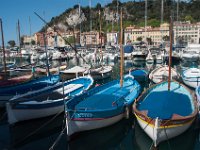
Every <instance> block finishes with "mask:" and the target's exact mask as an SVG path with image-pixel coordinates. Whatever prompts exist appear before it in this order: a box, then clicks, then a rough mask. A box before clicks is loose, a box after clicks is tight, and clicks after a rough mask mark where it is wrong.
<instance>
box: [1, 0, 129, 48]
mask: <svg viewBox="0 0 200 150" xmlns="http://www.w3.org/2000/svg"><path fill="white" fill-rule="evenodd" d="M111 1H112V0H91V4H92V6H95V5H96V4H97V3H98V2H99V3H101V5H102V6H103V5H105V4H107V3H110V2H111ZM125 1H128V0H121V2H125ZM78 3H80V4H81V6H88V5H89V0H1V4H0V18H1V19H2V22H3V32H4V40H5V45H8V44H7V42H8V41H9V40H15V42H16V43H17V36H18V35H17V21H18V19H19V22H20V33H21V35H30V24H31V33H32V34H33V33H35V32H37V31H39V30H40V29H41V28H42V26H43V25H44V23H43V22H42V21H41V20H40V19H39V18H38V17H37V16H36V15H35V14H34V12H36V13H38V14H39V15H40V16H42V17H43V18H45V20H46V21H47V22H48V21H50V20H51V18H52V17H55V16H58V15H60V14H61V13H62V12H64V11H65V10H66V9H68V8H71V7H73V6H74V5H76V4H78ZM29 18H30V22H31V23H29ZM0 45H2V43H1V38H0ZM17 45H18V44H17Z"/></svg>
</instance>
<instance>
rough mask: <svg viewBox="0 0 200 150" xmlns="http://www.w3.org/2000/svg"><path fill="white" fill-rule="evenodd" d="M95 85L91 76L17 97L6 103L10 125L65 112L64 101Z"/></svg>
mask: <svg viewBox="0 0 200 150" xmlns="http://www.w3.org/2000/svg"><path fill="white" fill-rule="evenodd" d="M92 84H93V79H92V78H91V77H90V76H87V77H86V76H85V77H79V78H75V79H72V80H69V81H66V82H64V83H62V82H60V83H57V84H55V85H53V86H50V87H46V88H43V89H40V90H36V91H33V92H28V93H25V94H22V95H17V96H15V97H13V98H12V99H10V100H9V102H8V103H6V110H7V114H8V122H9V124H14V123H16V122H19V121H24V120H30V119H36V118H42V117H47V116H50V115H54V114H57V113H61V112H63V111H64V100H66V99H68V98H69V97H73V96H74V95H79V94H81V93H82V92H83V91H85V90H88V89H89V88H90V87H91V86H92Z"/></svg>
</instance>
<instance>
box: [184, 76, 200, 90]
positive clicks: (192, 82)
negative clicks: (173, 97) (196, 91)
mask: <svg viewBox="0 0 200 150" xmlns="http://www.w3.org/2000/svg"><path fill="white" fill-rule="evenodd" d="M183 82H184V83H185V84H186V85H188V86H190V87H192V88H196V87H197V86H198V85H200V77H199V78H193V79H184V78H183Z"/></svg>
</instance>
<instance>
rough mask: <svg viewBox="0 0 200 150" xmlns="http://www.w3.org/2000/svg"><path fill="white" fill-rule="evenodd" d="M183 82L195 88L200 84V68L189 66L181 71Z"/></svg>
mask: <svg viewBox="0 0 200 150" xmlns="http://www.w3.org/2000/svg"><path fill="white" fill-rule="evenodd" d="M181 76H182V79H183V82H184V83H185V84H186V85H188V86H189V87H192V88H196V87H197V86H199V85H200V69H198V68H189V69H187V70H185V71H183V73H182V75H181Z"/></svg>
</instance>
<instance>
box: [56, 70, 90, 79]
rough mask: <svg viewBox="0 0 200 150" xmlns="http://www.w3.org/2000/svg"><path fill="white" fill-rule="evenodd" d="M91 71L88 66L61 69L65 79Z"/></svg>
mask: <svg viewBox="0 0 200 150" xmlns="http://www.w3.org/2000/svg"><path fill="white" fill-rule="evenodd" d="M88 72H89V68H88V67H81V66H74V67H72V68H70V69H66V70H63V71H60V73H61V78H62V80H63V81H66V80H69V79H73V78H77V77H80V76H84V75H87V74H88Z"/></svg>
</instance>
